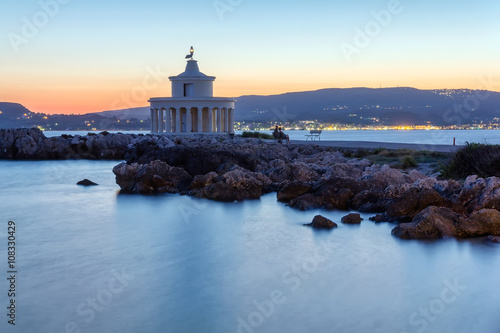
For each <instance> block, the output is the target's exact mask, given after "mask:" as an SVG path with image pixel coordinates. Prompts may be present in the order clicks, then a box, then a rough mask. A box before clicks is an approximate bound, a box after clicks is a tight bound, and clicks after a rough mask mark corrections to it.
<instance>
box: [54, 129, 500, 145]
mask: <svg viewBox="0 0 500 333" xmlns="http://www.w3.org/2000/svg"><path fill="white" fill-rule="evenodd" d="M285 132H286V134H288V135H289V136H290V140H300V141H305V140H306V139H307V137H306V134H309V131H301V130H300V131H299V130H298V131H285ZM44 133H45V135H46V136H47V137H51V136H58V135H61V134H73V135H76V134H78V135H85V134H87V132H85V131H66V132H64V131H46V132H44ZM93 133H99V131H94V132H93ZM111 133H117V131H111ZM123 133H134V134H140V133H142V134H147V133H149V132H148V131H130V132H123ZM241 133H243V131H236V134H241ZM263 133H267V134H272V132H271V131H263ZM453 139H455V143H456V144H457V145H463V144H465V143H466V142H477V143H488V144H500V130H428V131H427V130H413V131H397V130H386V131H373V130H363V131H355V130H352V131H350V130H349V131H323V132H322V133H321V140H323V141H369V142H394V143H413V144H426V145H452V144H453Z"/></svg>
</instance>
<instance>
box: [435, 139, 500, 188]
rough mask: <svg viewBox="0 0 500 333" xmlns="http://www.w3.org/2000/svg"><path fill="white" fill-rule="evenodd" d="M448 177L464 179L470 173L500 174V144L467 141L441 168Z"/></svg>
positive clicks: (480, 174) (442, 173)
mask: <svg viewBox="0 0 500 333" xmlns="http://www.w3.org/2000/svg"><path fill="white" fill-rule="evenodd" d="M441 175H442V176H443V177H447V178H455V179H464V178H466V177H467V176H470V175H478V176H479V177H482V178H485V177H491V176H500V145H488V144H480V143H469V142H466V143H465V146H464V147H463V148H460V149H459V150H457V151H456V152H455V153H454V154H453V155H452V157H451V159H450V160H449V161H448V163H446V164H444V165H443V166H442V168H441Z"/></svg>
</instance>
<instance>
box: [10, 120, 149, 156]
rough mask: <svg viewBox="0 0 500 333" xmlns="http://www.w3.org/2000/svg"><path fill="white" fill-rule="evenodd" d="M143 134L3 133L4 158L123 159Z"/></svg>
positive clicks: (12, 131)
mask: <svg viewBox="0 0 500 333" xmlns="http://www.w3.org/2000/svg"><path fill="white" fill-rule="evenodd" d="M140 138H141V135H134V134H110V133H108V132H101V133H99V134H94V133H89V134H87V135H75V136H73V135H62V136H58V137H50V138H47V137H46V136H45V135H44V134H43V132H42V131H41V130H39V129H38V128H29V129H28V128H21V129H2V130H0V159H12V160H66V159H92V160H96V159H98V160H121V159H124V158H126V156H125V154H126V153H127V151H128V149H129V148H130V144H132V142H133V141H134V140H137V141H138V139H140Z"/></svg>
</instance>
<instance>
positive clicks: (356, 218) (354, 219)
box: [342, 213, 363, 224]
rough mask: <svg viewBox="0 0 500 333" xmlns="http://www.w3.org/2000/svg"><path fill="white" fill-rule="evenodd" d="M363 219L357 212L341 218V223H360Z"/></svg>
mask: <svg viewBox="0 0 500 333" xmlns="http://www.w3.org/2000/svg"><path fill="white" fill-rule="evenodd" d="M361 221H363V219H362V218H361V215H359V214H354V213H353V214H349V215H346V216H344V217H343V218H342V223H345V224H360V223H361Z"/></svg>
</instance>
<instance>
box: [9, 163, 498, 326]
mask: <svg viewBox="0 0 500 333" xmlns="http://www.w3.org/2000/svg"><path fill="white" fill-rule="evenodd" d="M117 163H118V162H109V161H44V162H13V161H0V184H1V187H0V258H3V259H1V265H0V267H1V271H2V276H4V277H5V276H6V275H7V274H6V271H7V268H6V263H7V254H6V243H7V223H8V221H9V220H13V221H15V222H16V223H17V229H16V237H17V254H16V256H17V265H18V267H17V269H18V277H17V286H16V288H17V292H18V294H17V300H16V302H17V303H16V304H17V325H16V327H11V325H8V324H7V319H8V318H7V317H6V315H5V314H6V312H7V310H6V307H7V305H8V298H7V290H8V288H9V286H8V282H7V281H6V279H5V278H2V280H1V282H0V305H1V306H0V308H2V309H4V310H1V311H2V315H1V317H0V318H3V319H1V321H0V332H44V333H60V332H103V333H104V332H116V333H126V332H141V333H147V332H151V333H153V332H245V333H248V332H384V333H385V332H398V333H399V332H492V333H493V332H499V331H500V319H499V316H498V315H499V314H500V301H499V300H500V288H498V281H500V246H498V245H494V244H489V243H487V242H485V241H484V240H483V239H477V240H472V241H457V240H454V239H446V240H440V241H436V242H417V241H402V240H399V239H397V238H394V237H393V236H391V229H392V228H393V227H394V226H393V225H391V224H374V223H372V222H370V221H368V217H369V216H370V215H369V214H364V215H363V217H364V218H365V221H363V222H362V224H361V225H358V226H348V225H342V224H341V223H340V218H341V217H342V216H344V215H345V214H346V212H328V211H308V212H300V211H297V210H294V209H291V208H289V207H286V206H285V205H283V204H281V203H278V202H276V198H275V194H268V195H266V196H264V197H262V198H261V200H254V201H245V202H239V203H217V202H212V201H206V200H200V199H193V198H190V197H187V196H179V195H158V196H142V195H119V194H118V190H119V188H118V186H117V185H116V184H115V180H114V175H113V174H112V172H111V170H112V167H113V166H114V165H116V164H117ZM83 178H89V179H91V180H93V181H95V182H97V183H99V186H96V187H80V186H76V185H75V184H76V182H77V181H79V180H81V179H83ZM317 213H322V214H323V215H325V216H327V217H329V218H331V219H332V220H334V221H335V222H337V223H338V224H339V228H337V229H334V230H332V231H315V230H312V229H311V228H309V227H304V226H302V224H303V223H307V222H310V221H311V220H312V218H313V217H314V215H316V214H317Z"/></svg>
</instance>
